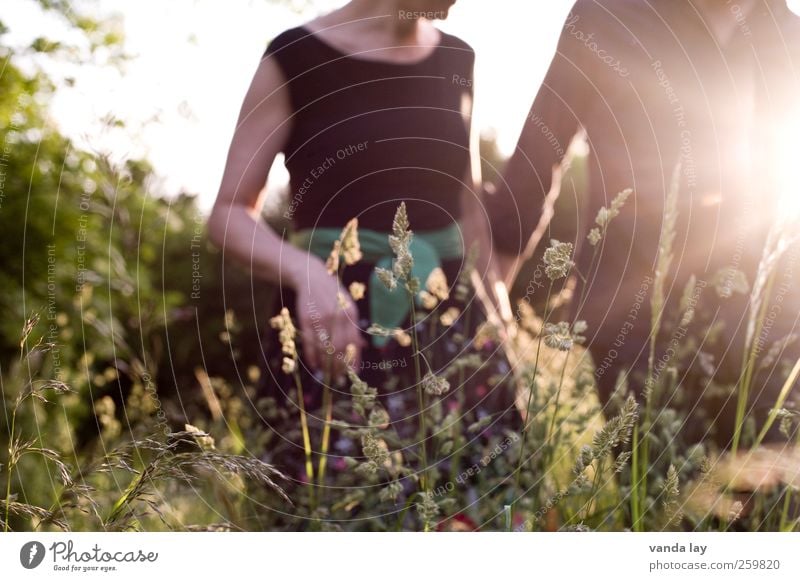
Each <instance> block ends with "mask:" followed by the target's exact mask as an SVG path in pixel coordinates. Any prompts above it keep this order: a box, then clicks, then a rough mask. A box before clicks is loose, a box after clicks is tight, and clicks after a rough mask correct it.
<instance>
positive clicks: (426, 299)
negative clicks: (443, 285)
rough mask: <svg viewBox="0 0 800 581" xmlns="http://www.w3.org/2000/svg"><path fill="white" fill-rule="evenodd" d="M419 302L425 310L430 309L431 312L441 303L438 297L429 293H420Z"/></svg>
mask: <svg viewBox="0 0 800 581" xmlns="http://www.w3.org/2000/svg"><path fill="white" fill-rule="evenodd" d="M419 300H420V302H421V303H422V306H423V308H425V309H428V310H429V311H431V310H433V309H435V308H436V305H437V304H438V303H439V301H437V300H436V297H435V296H433V295H432V294H431V293H429V292H428V291H420V293H419Z"/></svg>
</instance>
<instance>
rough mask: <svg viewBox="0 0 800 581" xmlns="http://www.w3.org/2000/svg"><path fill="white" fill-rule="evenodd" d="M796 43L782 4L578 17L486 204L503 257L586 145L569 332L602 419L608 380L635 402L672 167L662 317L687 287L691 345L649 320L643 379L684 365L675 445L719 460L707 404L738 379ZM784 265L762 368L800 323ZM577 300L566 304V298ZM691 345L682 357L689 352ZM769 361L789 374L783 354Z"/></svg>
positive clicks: (630, 9) (690, 2) (761, 397)
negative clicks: (680, 427) (654, 340)
mask: <svg viewBox="0 0 800 581" xmlns="http://www.w3.org/2000/svg"><path fill="white" fill-rule="evenodd" d="M799 37H800V34H799V33H798V19H797V18H796V17H795V16H794V15H793V14H792V13H791V12H790V11H789V9H788V8H787V6H786V5H785V3H784V2H781V1H772V0H740V1H739V2H738V3H734V2H731V1H730V0H647V1H642V0H580V1H578V2H577V3H576V4H575V6H574V8H573V10H572V12H571V13H570V15H569V17H568V18H567V21H566V23H565V25H564V28H563V32H562V35H561V39H560V41H559V45H558V51H557V54H556V55H555V57H554V59H553V62H552V64H551V67H550V69H549V71H548V73H547V76H546V78H545V81H544V83H543V85H542V87H541V89H540V91H539V94H538V95H537V97H536V99H535V101H534V103H533V106H532V108H531V111H530V114H529V116H528V120H527V122H526V124H525V126H524V129H523V131H522V135H521V137H520V139H519V144H518V147H517V150H516V152H515V154H514V155H513V157H512V159H511V160H510V162H509V164H508V167H507V169H506V171H505V175H504V177H503V179H502V180H501V181H500V183H498V184H497V188H496V194H495V195H494V196H493V197H491V198H490V199H489V205H490V211H491V214H492V223H493V224H495V225H497V224H502V225H503V227H502V228H498V227H495V228H494V231H493V238H494V244H495V247H496V249H497V250H498V251H499V253H500V254H501V255H505V256H506V257H516V256H518V255H519V254H520V252H521V250H522V248H523V247H524V246H525V243H526V240H527V239H528V237H529V235H530V233H531V232H532V230H533V227H534V225H535V224H536V222H537V221H538V218H539V215H538V214H537V212H536V208H537V207H538V206H539V205H541V203H542V200H543V199H544V196H545V195H546V194H547V192H548V191H549V189H550V187H551V184H552V183H553V182H552V179H553V169H554V168H556V167H557V166H558V164H559V163H560V162H561V161H562V159H563V156H564V154H565V151H566V150H567V147H568V144H569V142H570V140H571V138H572V137H573V135H574V134H575V133H576V130H578V128H579V127H582V128H583V130H585V132H586V137H587V142H588V146H589V149H590V156H589V192H588V200H587V205H588V207H587V208H586V210H587V212H588V213H587V214H585V215H584V216H582V217H581V222H580V223H579V224H578V231H579V232H582V233H583V235H581V236H580V237H579V241H578V244H577V248H576V252H577V258H576V263H577V265H576V268H577V270H578V272H579V273H580V275H581V277H583V278H585V279H586V288H585V291H586V293H585V300H584V301H583V302H582V303H581V304H578V301H577V300H576V301H575V302H574V304H573V316H574V317H575V318H577V319H584V320H586V321H587V322H588V323H589V334H588V337H587V339H588V341H587V343H588V347H589V350H590V352H591V354H592V356H593V359H594V361H595V364H596V366H597V369H596V373H595V375H596V378H597V382H598V386H599V390H600V395H601V398H602V399H603V400H604V401H608V399H609V397H610V395H611V393H612V391H613V390H614V387H615V384H616V382H617V380H618V378H619V376H620V373H621V372H626V371H627V370H632V375H631V376H630V377H629V380H630V386H631V387H632V388H633V389H634V390H636V391H637V392H638V393H640V394H641V392H642V390H643V386H644V384H645V378H644V373H645V371H646V370H647V369H648V355H649V353H648V350H649V345H648V340H649V334H650V330H651V313H650V300H651V298H652V294H653V289H654V282H655V280H654V271H655V269H656V268H657V266H658V265H657V257H658V247H659V240H660V239H661V238H662V229H664V228H665V227H668V226H669V219H668V218H665V210H666V209H667V208H666V207H665V203H666V201H667V199H668V197H669V192H670V184H671V182H672V174H673V169H674V168H675V167H676V166H677V165H678V164H680V166H679V167H680V179H679V183H678V186H679V189H678V190H677V192H678V195H677V211H678V219H677V222H676V224H675V228H674V239H673V242H672V252H673V259H672V261H671V264H670V268H669V272H668V275H667V276H666V279H665V285H664V294H665V297H666V302H667V305H668V307H667V310H666V311H665V312H666V313H669V312H671V311H670V309H671V310H672V312H674V311H675V309H676V308H677V306H678V303H679V299H680V298H681V295H682V294H683V293H684V288H685V287H686V284H687V282H688V281H689V280H690V275H695V276H696V281H697V284H696V285H695V287H694V288H693V289H689V292H688V296H687V298H688V302H687V299H686V298H685V299H684V305H683V307H684V310H685V309H686V307H687V304H688V305H689V306H691V305H693V304H694V303H695V302H696V303H697V306H698V308H697V311H698V313H697V315H696V316H695V317H694V320H693V321H692V322H691V323H689V324H687V325H686V327H687V328H688V329H687V328H683V327H682V326H681V324H680V322H672V323H670V321H673V319H668V318H667V316H666V315H665V316H664V319H663V320H662V332H661V334H660V335H659V344H660V345H661V347H660V348H659V349H658V350H657V352H656V357H655V358H654V363H655V366H654V367H655V368H656V372H658V373H660V372H661V371H662V369H659V367H663V368H667V367H669V366H670V365H672V363H673V362H674V361H675V359H674V358H673V357H674V355H675V353H677V352H679V351H680V349H681V347H683V348H685V347H686V346H687V345H690V346H691V349H692V350H693V351H694V352H695V353H694V356H693V357H688V358H685V359H686V361H687V362H686V364H685V365H683V366H682V367H681V368H680V370H679V375H678V378H679V381H680V382H687V384H688V385H691V389H692V390H693V391H694V392H695V393H693V396H694V398H695V399H696V400H697V401H691V402H684V403H683V405H685V406H687V407H688V408H689V409H692V408H694V407H695V404H696V403H699V401H700V400H701V399H702V400H703V401H702V410H703V411H702V413H701V414H700V416H698V418H699V417H701V416H702V415H703V414H705V417H706V419H708V420H709V421H708V422H689V423H688V424H687V425H686V426H685V427H684V429H685V431H686V433H687V437H688V438H690V439H695V440H696V439H702V438H707V437H709V436H710V435H711V434H707V433H706V428H707V425H708V424H711V425H712V429H713V430H716V432H717V433H716V436H717V437H718V438H719V439H721V440H722V443H727V442H728V439H729V438H730V435H731V433H732V423H733V420H734V416H735V412H734V411H733V410H734V408H735V407H736V394H735V393H732V392H731V391H730V390H729V391H727V392H726V391H725V390H723V389H719V388H718V387H715V386H720V385H726V384H727V385H733V384H736V382H737V380H738V378H739V374H740V371H741V359H742V357H741V355H742V352H743V346H744V342H745V340H746V338H747V336H748V331H747V327H748V307H747V305H748V300H749V288H752V285H753V284H754V282H755V279H756V271H757V267H758V263H759V260H760V258H761V254H762V249H763V248H764V244H765V242H766V239H767V234H768V233H769V232H770V229H771V228H772V227H773V226H774V224H775V214H774V213H773V209H774V208H775V205H776V203H777V199H778V197H779V194H781V191H780V189H779V188H778V187H777V186H776V184H775V183H774V182H775V180H774V179H772V178H773V177H774V175H775V171H774V170H775V167H774V165H775V152H777V151H779V150H780V145H779V144H778V142H777V141H776V139H775V136H776V135H777V134H778V133H779V132H780V129H781V128H782V127H784V126H785V125H786V123H787V120H788V119H789V115H790V113H789V111H790V110H791V108H792V105H793V104H794V100H795V99H796V98H797V97H796V95H798V94H799V93H798V92H797V88H798V78H800V58H798V55H799V54H800V52H798V51H797V46H796V43H797V39H798V38H799ZM792 43H795V45H794V46H792ZM626 188H632V189H633V190H634V194H633V195H632V196H631V198H630V199H628V201H627V203H626V206H625V207H624V208H623V210H622V211H621V213H620V215H619V216H618V217H616V218H614V221H613V222H612V223H611V225H610V228H609V230H608V232H607V234H606V235H605V236H604V237H603V239H602V240H600V241H599V242H598V243H597V259H596V260H597V262H596V263H594V265H593V266H592V256H593V254H594V250H595V248H594V247H592V246H591V245H590V244H589V243H588V242H587V241H586V238H585V235H586V233H587V232H588V231H589V229H590V228H591V227H593V226H594V223H593V220H594V218H595V215H596V213H597V211H598V210H599V209H600V208H601V207H603V206H609V204H610V202H611V200H612V199H613V198H614V196H615V195H616V194H617V193H618V192H620V191H621V190H623V189H626ZM796 194H798V195H800V192H796ZM796 254H797V245H796V244H795V245H794V246H793V247H791V248H790V249H788V250H787V251H786V252H785V253H784V256H783V262H782V264H781V271H780V272H779V273H778V274H777V275H776V277H775V280H779V281H782V282H783V285H782V288H783V294H782V295H778V290H777V289H778V286H779V283H775V284H773V285H772V286H771V287H770V288H769V289H765V290H769V291H770V293H771V294H770V300H769V301H767V302H766V304H767V306H769V305H775V304H776V303H780V304H781V309H782V310H781V311H780V312H782V315H781V316H775V317H773V319H774V320H773V321H772V322H771V324H770V325H769V329H768V330H767V332H763V331H764V330H765V329H766V324H765V325H763V326H762V327H761V328H760V330H761V331H762V333H760V334H759V336H758V338H757V340H758V341H759V345H761V344H763V346H764V347H763V350H765V349H767V348H768V347H769V345H770V344H772V343H774V342H775V341H778V340H780V339H781V338H783V337H785V336H786V335H787V334H789V333H790V332H791V331H792V330H795V331H797V330H798V328H800V327H798V324H797V314H798V309H797V307H794V308H791V307H790V306H789V305H790V304H792V305H797V303H798V301H797V295H798V292H797V290H795V289H794V288H792V284H793V282H792V278H793V277H794V279H797V278H798V273H800V268H798V266H796V265H794V261H795V258H796ZM510 260H513V258H507V259H506V260H505V262H506V263H508V262H509V261H510ZM745 279H746V281H747V283H748V285H746V284H745ZM795 284H796V283H795ZM787 289H788V290H787ZM581 295H582V292H581V290H580V289H579V290H578V292H576V293H575V296H576V297H578V296H581ZM701 311H702V312H703V313H705V318H701V316H700V312H701ZM764 312H765V313H767V312H770V311H769V308H766V307H765V309H764ZM677 321H680V316H679V317H678V319H677ZM690 334H694V335H695V336H696V337H697V340H696V342H695V343H687V341H690V339H689V338H688V336H689V335H690ZM795 346H796V343H795ZM784 354H785V355H787V356H788V357H789V359H791V355H794V359H795V360H796V358H797V349H796V348H795V349H794V351H791V353H790V352H789V350H786V351H785V352H784ZM761 355H762V356H763V353H761ZM660 364H661V365H660ZM779 375H780V374H779V372H778V370H776V371H775V372H774V373H771V374H770V373H764V374H760V375H758V376H757V377H756V378H755V380H754V384H753V385H754V386H755V388H754V389H753V391H752V393H753V395H754V400H755V402H756V408H755V413H756V414H757V415H758V416H759V422H763V419H764V414H765V413H766V412H767V411H768V410H769V409H771V407H772V406H773V405H774V404H775V400H776V397H777V391H779V390H780V386H781V385H782V382H783V377H782V376H781V377H779ZM704 394H705V395H704ZM671 403H672V404H674V403H675V402H671ZM787 405H788V404H787ZM698 407H699V406H698ZM692 430H695V431H696V433H691V434H690V433H689V432H690V431H692Z"/></svg>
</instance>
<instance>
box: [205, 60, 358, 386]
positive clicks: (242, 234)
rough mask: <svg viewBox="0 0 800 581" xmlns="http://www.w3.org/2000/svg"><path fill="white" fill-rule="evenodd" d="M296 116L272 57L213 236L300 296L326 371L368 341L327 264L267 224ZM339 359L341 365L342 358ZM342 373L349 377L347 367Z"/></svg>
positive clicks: (313, 350) (259, 77) (244, 118)
mask: <svg viewBox="0 0 800 581" xmlns="http://www.w3.org/2000/svg"><path fill="white" fill-rule="evenodd" d="M291 117H292V107H291V101H290V98H289V90H288V88H287V85H286V81H285V78H284V75H283V73H282V71H281V69H280V68H279V67H278V65H277V63H275V61H274V60H273V59H272V58H271V57H266V58H265V59H264V60H262V62H261V63H260V65H259V67H258V70H257V71H256V73H255V75H254V77H253V81H252V83H251V84H250V88H249V90H248V91H247V95H246V96H245V99H244V103H243V104H242V108H241V111H240V113H239V120H238V123H237V126H236V131H235V132H234V135H233V139H232V141H231V145H230V149H229V151H228V159H227V163H226V165H225V172H224V174H223V177H222V184H221V185H220V190H219V194H218V196H217V200H216V202H215V204H214V208H213V210H212V212H211V216H210V217H209V220H208V233H209V237H210V239H211V241H212V242H213V243H214V244H216V245H217V246H219V247H220V248H222V249H223V252H224V253H225V256H226V257H227V256H230V257H231V258H233V259H234V260H236V261H237V262H239V263H241V264H243V265H245V266H248V267H249V268H250V269H251V271H252V272H253V274H254V276H257V277H259V278H261V279H264V280H267V281H270V282H274V283H278V284H280V285H282V286H287V287H289V288H292V289H293V290H294V291H295V293H296V295H297V305H296V312H295V313H293V314H294V315H295V317H296V319H297V320H298V322H299V326H300V331H301V334H302V337H303V340H304V355H305V358H306V360H307V362H308V364H309V365H310V366H312V367H315V368H317V369H319V368H321V366H322V364H323V362H324V361H325V360H326V359H327V358H329V357H332V356H333V355H334V354H341V353H343V352H344V350H345V348H346V346H347V345H348V344H353V345H355V346H356V347H360V346H361V344H362V338H361V335H360V333H359V330H358V328H357V326H356V324H354V321H355V320H357V309H356V308H355V305H354V304H353V303H352V301H350V300H349V299H347V298H345V303H346V305H347V307H346V308H345V309H342V308H341V307H340V305H339V298H338V295H339V294H340V293H342V290H343V289H341V287H340V285H339V283H338V281H337V280H336V279H335V278H334V277H332V276H331V275H330V274H328V272H327V270H326V268H325V264H324V263H323V261H322V260H320V259H319V258H317V257H316V256H313V255H310V254H309V253H307V252H304V251H302V250H300V249H297V248H295V247H294V246H292V245H291V244H289V243H287V242H284V241H283V240H282V239H281V237H280V236H278V235H277V234H276V233H275V232H274V231H273V230H272V229H271V228H269V227H268V226H267V225H266V224H265V223H264V222H263V220H261V218H260V214H261V208H262V206H263V203H264V199H263V198H264V195H265V184H266V181H267V177H268V173H269V169H270V167H271V166H272V163H273V162H274V160H275V157H276V156H277V155H278V153H280V152H281V151H282V150H283V148H284V146H285V145H286V142H287V140H288V137H289V133H290V131H291ZM342 294H344V295H345V297H346V293H342ZM312 313H313V314H314V315H315V321H313V322H312V320H311V316H310V315H311V314H312ZM331 347H333V349H332V350H333V353H332V352H330V351H331ZM334 360H335V361H334V364H338V363H340V362H341V361H342V358H341V357H335V358H334ZM357 363H358V361H357V360H356V361H355V362H354V364H357ZM337 371H339V372H341V371H342V369H341V366H339V368H338V369H337Z"/></svg>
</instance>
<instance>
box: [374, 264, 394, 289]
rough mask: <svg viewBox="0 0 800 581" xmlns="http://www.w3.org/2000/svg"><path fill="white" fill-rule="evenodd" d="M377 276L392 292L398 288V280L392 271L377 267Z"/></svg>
mask: <svg viewBox="0 0 800 581" xmlns="http://www.w3.org/2000/svg"><path fill="white" fill-rule="evenodd" d="M375 275H376V276H377V277H378V280H379V281H381V282H382V283H383V286H385V287H386V288H388V289H389V290H390V291H393V290H394V289H395V288H396V287H397V278H395V275H394V273H393V272H392V271H391V270H386V269H385V268H381V267H377V268H376V269H375Z"/></svg>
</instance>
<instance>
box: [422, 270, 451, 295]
mask: <svg viewBox="0 0 800 581" xmlns="http://www.w3.org/2000/svg"><path fill="white" fill-rule="evenodd" d="M425 289H426V290H427V291H428V292H429V293H430V294H432V295H433V296H434V297H436V298H437V299H439V300H440V301H446V300H447V299H448V298H450V289H449V287H448V286H447V276H445V274H444V271H443V270H442V269H441V268H439V267H438V266H437V267H436V268H434V269H433V270H432V271H431V273H430V274H429V275H428V280H427V281H425Z"/></svg>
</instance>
